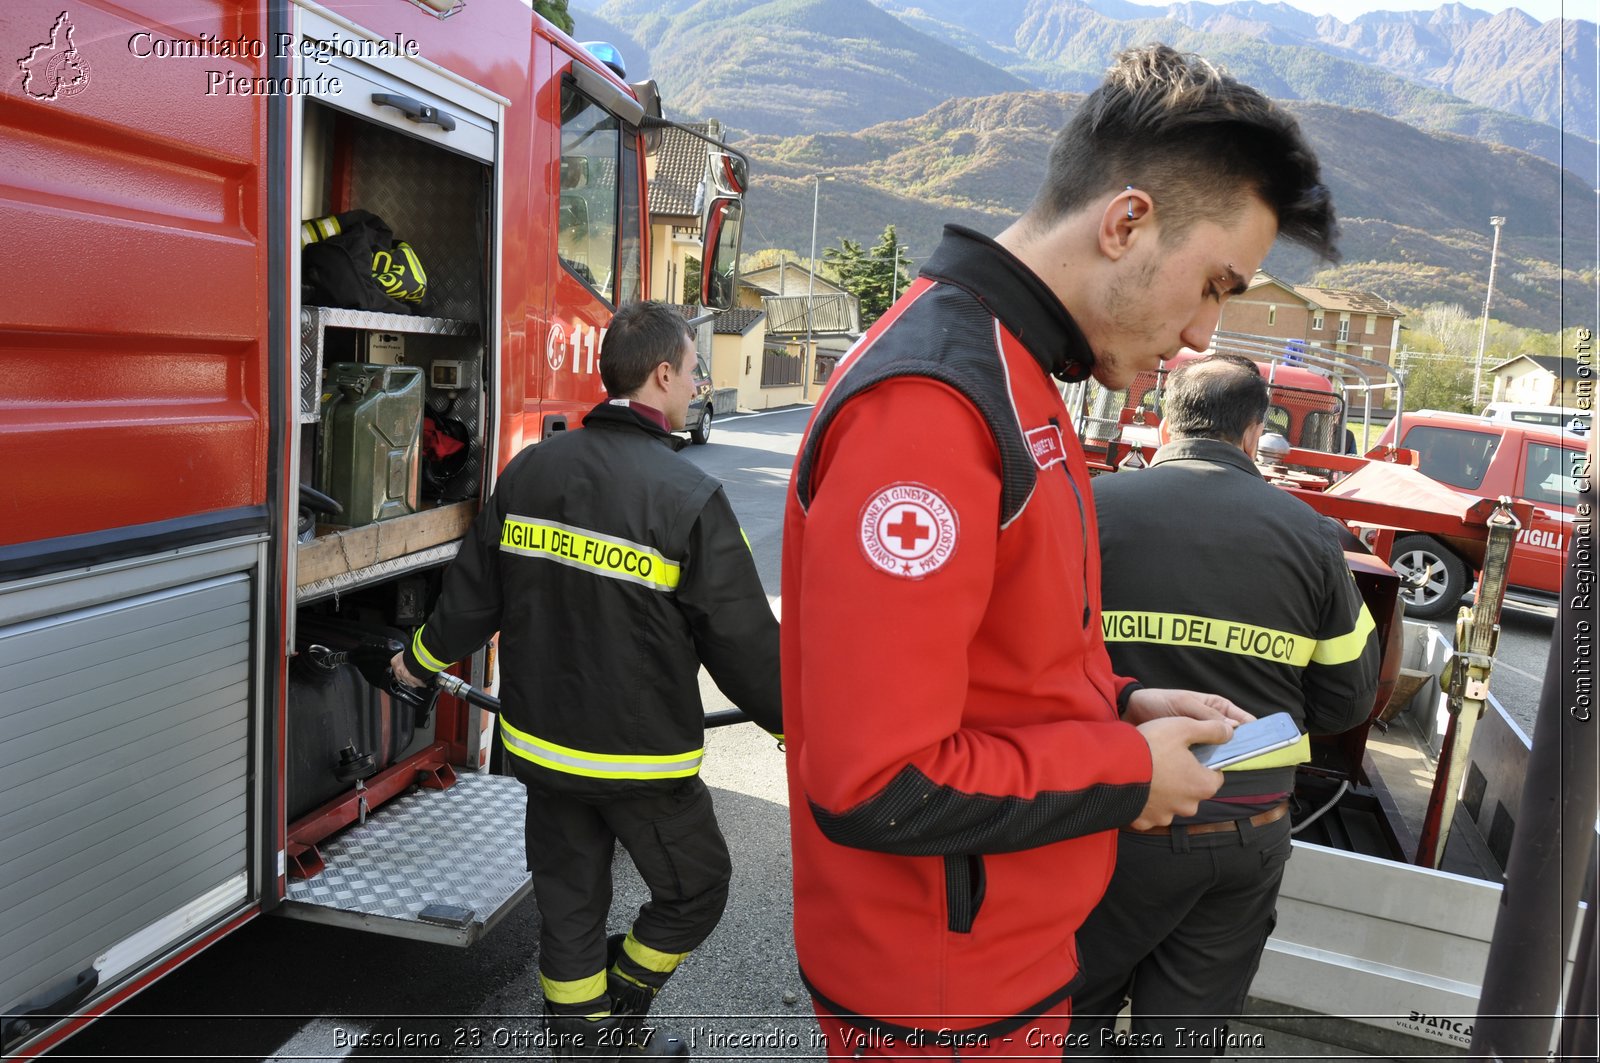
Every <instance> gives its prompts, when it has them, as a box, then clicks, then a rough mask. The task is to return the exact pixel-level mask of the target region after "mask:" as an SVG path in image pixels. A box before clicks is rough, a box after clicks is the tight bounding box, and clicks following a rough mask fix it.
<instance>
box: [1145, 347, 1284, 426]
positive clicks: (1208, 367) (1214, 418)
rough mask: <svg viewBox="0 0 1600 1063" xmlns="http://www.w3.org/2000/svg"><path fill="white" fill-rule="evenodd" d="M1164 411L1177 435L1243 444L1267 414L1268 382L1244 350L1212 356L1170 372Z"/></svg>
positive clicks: (1163, 406)
mask: <svg viewBox="0 0 1600 1063" xmlns="http://www.w3.org/2000/svg"><path fill="white" fill-rule="evenodd" d="M1162 402H1163V405H1162V408H1161V409H1162V413H1163V414H1164V415H1165V416H1166V419H1167V431H1168V432H1169V433H1171V435H1172V438H1173V439H1196V438H1199V439H1221V440H1224V441H1226V442H1229V443H1241V442H1243V441H1244V434H1245V432H1246V431H1248V430H1249V429H1250V427H1251V426H1252V425H1256V424H1259V423H1261V420H1262V419H1263V418H1264V417H1265V416H1266V414H1267V402H1268V399H1267V382H1266V381H1265V380H1263V379H1261V370H1260V369H1259V368H1258V367H1257V366H1256V363H1254V362H1252V361H1251V360H1250V359H1248V358H1246V357H1245V356H1244V355H1242V354H1212V355H1208V356H1206V357H1205V358H1197V359H1195V360H1194V361H1192V362H1186V363H1184V364H1183V365H1181V366H1179V367H1178V368H1177V369H1175V370H1173V371H1172V372H1171V373H1170V374H1168V376H1167V387H1166V397H1165V398H1164V399H1163V400H1162Z"/></svg>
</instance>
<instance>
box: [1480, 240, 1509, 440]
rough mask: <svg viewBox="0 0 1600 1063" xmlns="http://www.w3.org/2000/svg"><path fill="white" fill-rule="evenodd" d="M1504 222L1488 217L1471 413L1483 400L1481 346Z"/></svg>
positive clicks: (1492, 294)
mask: <svg viewBox="0 0 1600 1063" xmlns="http://www.w3.org/2000/svg"><path fill="white" fill-rule="evenodd" d="M1505 223H1506V220H1505V218H1503V217H1501V216H1500V215H1498V214H1496V215H1495V216H1494V217H1492V218H1490V219H1489V224H1490V225H1493V226H1494V246H1493V247H1491V248H1490V249H1489V290H1488V291H1487V292H1484V294H1483V324H1482V325H1480V326H1479V328H1478V361H1477V365H1476V368H1475V369H1474V370H1473V373H1472V412H1473V413H1477V412H1478V411H1479V409H1480V408H1481V407H1482V406H1483V400H1482V399H1481V398H1479V392H1481V391H1482V390H1483V348H1484V345H1485V344H1486V343H1487V342H1488V340H1489V300H1490V299H1493V298H1494V264H1495V259H1496V258H1498V257H1499V254H1500V226H1502V225H1504V224H1505Z"/></svg>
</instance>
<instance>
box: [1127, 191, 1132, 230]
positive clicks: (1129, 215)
mask: <svg viewBox="0 0 1600 1063" xmlns="http://www.w3.org/2000/svg"><path fill="white" fill-rule="evenodd" d="M1127 189H1128V191H1129V192H1132V191H1133V186H1132V185H1128V186H1127ZM1128 220H1129V221H1132V220H1133V197H1132V196H1129V197H1128Z"/></svg>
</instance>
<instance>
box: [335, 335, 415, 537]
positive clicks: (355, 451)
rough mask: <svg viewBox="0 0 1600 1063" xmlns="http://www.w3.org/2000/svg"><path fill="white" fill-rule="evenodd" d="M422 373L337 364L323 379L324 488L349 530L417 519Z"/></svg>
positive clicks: (412, 368) (403, 367) (393, 367)
mask: <svg viewBox="0 0 1600 1063" xmlns="http://www.w3.org/2000/svg"><path fill="white" fill-rule="evenodd" d="M422 386H423V372H422V370H421V369H420V368H418V367H416V366H412V365H368V364H366V363H364V362H334V363H333V364H331V365H329V366H328V368H327V372H326V373H325V374H324V376H323V388H322V469H321V473H322V484H321V488H322V490H323V491H324V492H326V493H327V494H329V495H332V496H333V498H334V499H335V500H337V501H338V502H339V504H340V505H342V506H344V516H343V517H340V518H337V519H338V520H340V521H341V522H342V523H344V524H348V525H350V526H352V527H354V526H356V525H360V524H371V523H372V522H373V521H378V520H388V519H390V518H391V517H400V516H404V515H405V514H407V513H414V512H416V509H417V481H418V474H419V471H420V468H421V450H422Z"/></svg>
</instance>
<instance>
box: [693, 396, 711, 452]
mask: <svg viewBox="0 0 1600 1063" xmlns="http://www.w3.org/2000/svg"><path fill="white" fill-rule="evenodd" d="M689 442H691V443H698V444H700V445H701V446H704V445H705V444H707V443H709V442H711V405H710V403H707V404H706V405H705V406H703V407H701V409H700V419H699V420H698V421H696V422H695V423H694V427H693V428H691V429H689Z"/></svg>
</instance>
